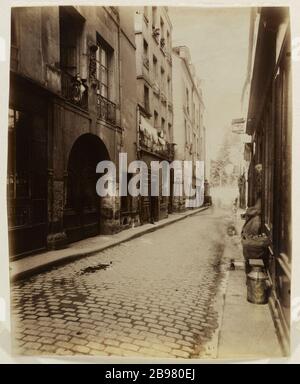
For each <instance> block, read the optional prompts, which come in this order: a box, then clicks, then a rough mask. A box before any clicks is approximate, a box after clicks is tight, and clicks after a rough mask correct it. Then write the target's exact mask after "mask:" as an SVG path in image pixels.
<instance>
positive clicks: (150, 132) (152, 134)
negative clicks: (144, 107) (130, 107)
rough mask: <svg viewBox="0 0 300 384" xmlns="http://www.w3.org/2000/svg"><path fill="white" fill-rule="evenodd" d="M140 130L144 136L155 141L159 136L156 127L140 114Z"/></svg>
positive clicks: (156, 141)
mask: <svg viewBox="0 0 300 384" xmlns="http://www.w3.org/2000/svg"><path fill="white" fill-rule="evenodd" d="M140 131H141V132H143V133H144V135H145V136H146V137H148V138H149V139H152V140H153V141H154V142H155V143H158V140H159V137H158V133H157V129H155V128H154V127H152V125H151V124H150V123H149V122H148V121H147V120H146V119H145V118H144V117H143V116H141V123H140Z"/></svg>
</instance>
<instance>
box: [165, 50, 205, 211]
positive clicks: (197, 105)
mask: <svg viewBox="0 0 300 384" xmlns="http://www.w3.org/2000/svg"><path fill="white" fill-rule="evenodd" d="M172 57H173V105H174V108H173V109H174V128H173V140H174V142H175V143H176V146H175V160H189V161H192V162H193V185H192V186H191V187H195V185H196V174H195V167H194V165H195V162H196V160H200V161H203V162H205V127H204V102H203V97H202V90H201V87H200V81H199V79H198V78H197V76H196V71H195V68H194V66H193V64H192V61H191V55H190V51H189V49H188V47H186V46H179V47H174V48H173V51H172ZM173 200H174V203H173V206H174V209H175V210H176V211H182V210H184V209H185V208H186V204H185V202H186V199H185V197H184V196H183V197H176V196H174V199H173Z"/></svg>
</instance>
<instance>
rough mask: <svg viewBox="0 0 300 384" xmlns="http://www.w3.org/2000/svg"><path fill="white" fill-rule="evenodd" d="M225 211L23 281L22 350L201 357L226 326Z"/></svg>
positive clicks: (18, 310) (17, 346)
mask: <svg viewBox="0 0 300 384" xmlns="http://www.w3.org/2000/svg"><path fill="white" fill-rule="evenodd" d="M220 212H222V211H218V213H214V212H213V209H212V208H210V209H209V210H207V211H204V212H201V213H199V214H196V215H195V216H192V217H189V218H187V219H185V220H183V221H181V222H178V223H176V224H172V225H169V226H167V227H165V228H163V229H160V230H158V231H156V232H153V233H150V234H147V235H145V236H143V237H140V238H137V239H135V240H131V241H130V242H127V243H123V244H122V245H120V246H117V247H114V248H112V249H110V250H107V251H105V252H102V253H99V254H98V255H95V256H90V257H87V258H85V259H81V260H79V261H76V262H73V263H70V264H67V265H65V266H60V267H57V268H55V269H52V270H50V271H49V272H46V273H43V274H39V275H37V276H33V277H32V278H31V279H27V280H26V281H23V282H22V281H19V282H18V283H16V284H15V285H14V286H13V291H12V300H13V303H12V304H13V308H14V309H13V332H14V335H15V341H14V351H15V353H22V354H25V355H40V354H46V355H49V354H50V355H51V354H54V353H55V354H58V355H75V354H84V355H107V356H112V355H117V356H140V357H141V356H143V357H173V358H174V357H177V358H191V357H199V356H201V353H202V351H203V347H204V346H205V343H206V342H208V341H209V340H210V339H211V337H212V334H213V332H214V331H215V329H216V328H217V327H218V320H217V319H218V314H217V312H216V310H215V308H214V298H215V293H216V291H217V288H218V285H219V282H220V277H221V275H222V272H221V271H220V264H221V258H222V254H223V250H224V231H225V225H224V220H223V216H222V213H220Z"/></svg>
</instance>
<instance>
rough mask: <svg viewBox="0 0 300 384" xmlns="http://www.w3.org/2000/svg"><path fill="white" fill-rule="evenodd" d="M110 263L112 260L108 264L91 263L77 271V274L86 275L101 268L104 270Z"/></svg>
mask: <svg viewBox="0 0 300 384" xmlns="http://www.w3.org/2000/svg"><path fill="white" fill-rule="evenodd" d="M111 265H112V262H111V263H110V264H98V265H93V266H91V267H87V268H84V269H83V270H82V271H80V272H79V275H80V276H82V275H87V274H91V273H95V272H98V271H101V270H104V271H105V270H106V269H107V268H110V267H111Z"/></svg>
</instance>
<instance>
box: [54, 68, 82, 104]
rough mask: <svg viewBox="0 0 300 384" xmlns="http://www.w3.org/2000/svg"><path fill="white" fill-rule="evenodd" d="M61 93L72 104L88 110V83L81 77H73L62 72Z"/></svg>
mask: <svg viewBox="0 0 300 384" xmlns="http://www.w3.org/2000/svg"><path fill="white" fill-rule="evenodd" d="M61 91H62V95H63V97H65V98H66V99H67V100H68V101H69V102H70V103H72V104H75V105H78V106H79V107H81V108H83V109H87V108H88V87H87V85H86V81H85V80H83V79H81V78H80V76H78V75H77V76H73V75H71V74H70V73H68V72H65V71H63V70H62V71H61Z"/></svg>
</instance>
